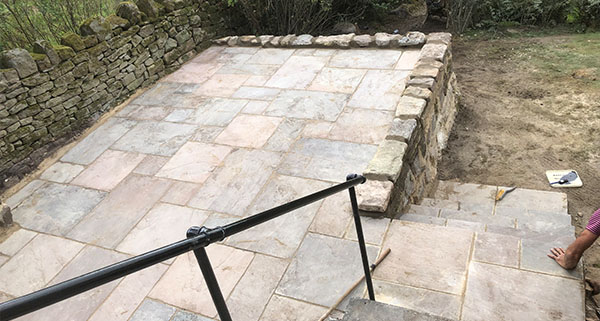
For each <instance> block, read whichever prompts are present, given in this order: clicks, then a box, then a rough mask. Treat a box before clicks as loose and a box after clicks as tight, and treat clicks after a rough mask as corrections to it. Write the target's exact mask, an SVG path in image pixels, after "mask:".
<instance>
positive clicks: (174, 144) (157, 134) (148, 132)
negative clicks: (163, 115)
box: [113, 122, 196, 156]
mask: <svg viewBox="0 0 600 321" xmlns="http://www.w3.org/2000/svg"><path fill="white" fill-rule="evenodd" d="M195 130H196V127H195V126H192V125H183V124H173V123H168V122H143V123H140V124H138V125H137V126H135V127H134V128H133V129H132V130H131V131H130V132H129V133H127V134H125V136H123V137H122V138H121V139H119V140H118V141H117V142H116V143H115V144H114V145H113V148H114V149H117V150H122V151H130V152H138V153H144V154H153V155H159V156H171V155H173V154H175V152H176V151H177V150H178V149H179V148H180V147H181V146H183V144H185V142H186V141H188V140H189V139H190V137H191V136H192V135H193V134H194V131H195Z"/></svg>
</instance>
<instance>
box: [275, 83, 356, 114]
mask: <svg viewBox="0 0 600 321" xmlns="http://www.w3.org/2000/svg"><path fill="white" fill-rule="evenodd" d="M347 99H348V95H345V94H335V93H325V92H309V91H300V90H286V91H283V92H282V93H281V94H280V95H279V96H278V97H277V98H275V100H274V101H273V102H272V103H271V105H270V106H269V107H268V108H267V110H266V111H265V114H266V115H269V116H278V117H284V116H286V117H293V118H300V119H314V120H329V121H333V120H335V119H336V118H337V116H338V115H339V114H340V112H341V111H342V109H343V108H344V104H345V103H346V100H347Z"/></svg>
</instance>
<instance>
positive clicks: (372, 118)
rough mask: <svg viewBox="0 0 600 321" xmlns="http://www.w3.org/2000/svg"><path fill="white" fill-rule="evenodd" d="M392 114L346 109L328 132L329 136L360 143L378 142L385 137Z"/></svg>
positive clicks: (392, 117) (334, 138)
mask: <svg viewBox="0 0 600 321" xmlns="http://www.w3.org/2000/svg"><path fill="white" fill-rule="evenodd" d="M393 119H394V114H393V113H392V112H387V111H379V110H366V109H359V108H357V109H346V110H345V111H344V112H343V113H342V114H341V115H340V117H339V118H338V119H337V121H336V122H335V123H334V124H333V128H332V129H331V131H330V132H329V138H330V139H333V140H343V141H348V142H353V143H361V144H379V142H381V141H382V140H384V139H385V136H386V135H387V131H388V128H389V127H390V124H391V123H392V120H393Z"/></svg>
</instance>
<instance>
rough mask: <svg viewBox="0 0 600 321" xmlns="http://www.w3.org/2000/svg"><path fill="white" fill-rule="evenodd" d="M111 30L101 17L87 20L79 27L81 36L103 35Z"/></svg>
mask: <svg viewBox="0 0 600 321" xmlns="http://www.w3.org/2000/svg"><path fill="white" fill-rule="evenodd" d="M123 18H124V17H123ZM125 19H126V18H125ZM111 29H112V28H111V26H110V24H109V23H108V22H107V21H106V20H105V19H104V18H103V17H95V18H90V19H87V20H86V21H84V22H83V23H82V24H81V26H80V27H79V31H80V32H81V35H82V36H93V35H105V34H107V33H109V32H110V31H111Z"/></svg>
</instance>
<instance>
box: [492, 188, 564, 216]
mask: <svg viewBox="0 0 600 321" xmlns="http://www.w3.org/2000/svg"><path fill="white" fill-rule="evenodd" d="M496 207H497V208H502V207H520V208H526V209H529V210H533V211H541V212H552V213H562V214H567V210H568V202H567V194H565V193H557V192H546V191H536V190H529V189H524V188H517V189H516V190H515V191H514V192H512V193H510V194H508V195H506V197H505V198H504V199H503V200H502V202H499V203H498V204H497V206H496Z"/></svg>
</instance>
